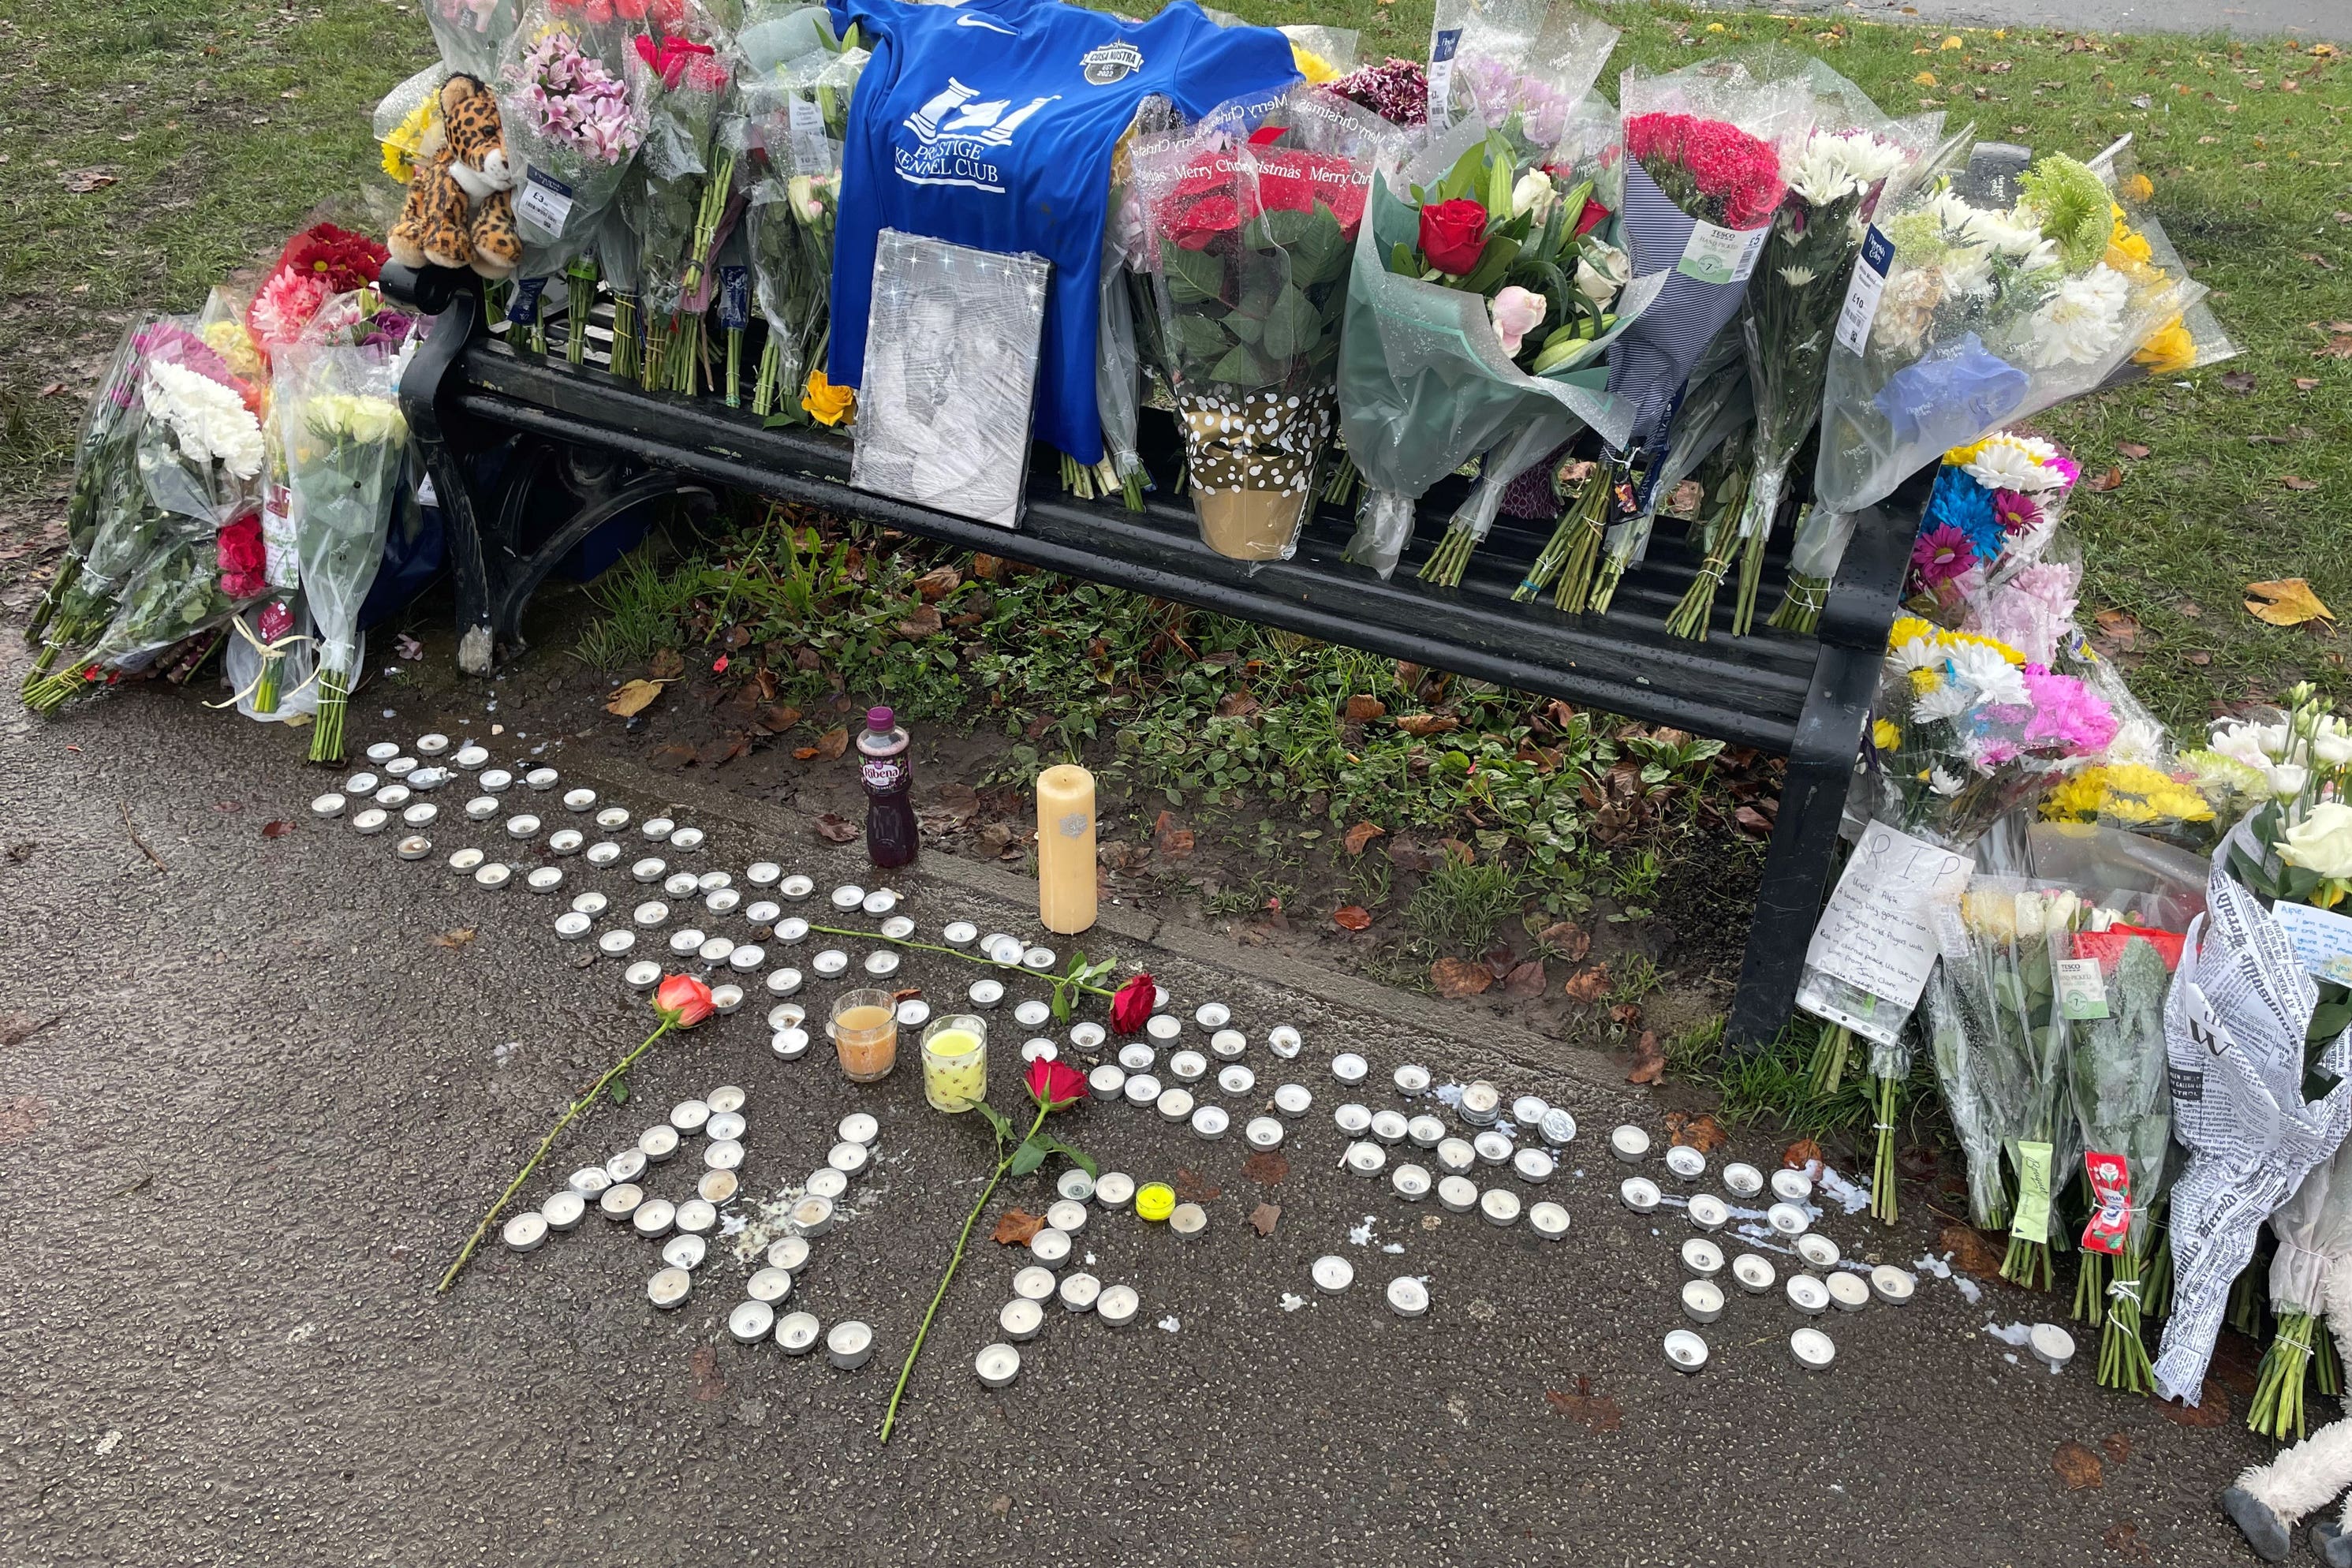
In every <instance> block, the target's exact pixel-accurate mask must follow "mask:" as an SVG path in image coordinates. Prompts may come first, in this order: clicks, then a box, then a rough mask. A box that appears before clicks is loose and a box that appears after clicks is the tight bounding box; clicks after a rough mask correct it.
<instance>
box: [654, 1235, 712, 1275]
mask: <svg viewBox="0 0 2352 1568" xmlns="http://www.w3.org/2000/svg"><path fill="white" fill-rule="evenodd" d="M661 1256H662V1262H663V1263H665V1264H667V1266H668V1267H670V1268H685V1269H689V1270H691V1269H696V1268H701V1267H702V1260H703V1259H704V1258H708V1257H709V1256H710V1244H709V1242H706V1241H704V1240H703V1239H702V1237H698V1236H673V1237H670V1238H669V1239H668V1240H667V1241H665V1242H663V1243H662V1254H661Z"/></svg>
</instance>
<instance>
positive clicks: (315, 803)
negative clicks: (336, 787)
mask: <svg viewBox="0 0 2352 1568" xmlns="http://www.w3.org/2000/svg"><path fill="white" fill-rule="evenodd" d="M344 804H345V803H344V800H343V797H342V796H341V795H336V794H333V793H329V794H326V795H320V796H317V797H316V798H315V799H313V800H312V801H311V802H310V810H311V812H312V813H313V814H314V815H316V816H342V815H343V805H344Z"/></svg>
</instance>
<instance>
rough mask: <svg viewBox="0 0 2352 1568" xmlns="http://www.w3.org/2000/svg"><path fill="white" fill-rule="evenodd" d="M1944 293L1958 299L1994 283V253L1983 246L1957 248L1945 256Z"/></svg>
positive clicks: (1953, 248)
mask: <svg viewBox="0 0 2352 1568" xmlns="http://www.w3.org/2000/svg"><path fill="white" fill-rule="evenodd" d="M1943 272H1944V291H1945V293H1947V294H1948V295H1951V296H1953V297H1954V298H1958V297H1961V296H1965V295H1969V294H1974V293H1976V292H1977V291H1978V290H1979V289H1983V288H1984V287H1985V285H1986V284H1988V283H1990V281H1992V252H1991V251H1990V250H1988V249H1986V248H1984V247H1981V246H1974V245H1961V246H1955V247H1952V248H1951V249H1950V250H1948V251H1947V252H1946V253H1945V255H1944V263H1943Z"/></svg>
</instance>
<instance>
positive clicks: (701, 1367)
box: [686, 1345, 727, 1405]
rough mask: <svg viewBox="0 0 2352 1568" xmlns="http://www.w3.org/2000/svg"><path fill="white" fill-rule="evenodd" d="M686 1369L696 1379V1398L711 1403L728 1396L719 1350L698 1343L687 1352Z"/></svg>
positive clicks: (698, 1401)
mask: <svg viewBox="0 0 2352 1568" xmlns="http://www.w3.org/2000/svg"><path fill="white" fill-rule="evenodd" d="M686 1369H687V1372H688V1374H689V1375H691V1376H692V1377H693V1379H694V1400H695V1403H696V1404H698V1405H709V1404H713V1403H715V1402H716V1401H718V1400H720V1399H724V1398H725V1397H726V1396H727V1379H726V1377H725V1376H724V1375H723V1374H721V1373H720V1372H719V1352H717V1351H715V1350H713V1349H711V1348H710V1347H709V1345H697V1346H695V1347H694V1348H693V1349H692V1350H690V1351H688V1352H687V1353H686Z"/></svg>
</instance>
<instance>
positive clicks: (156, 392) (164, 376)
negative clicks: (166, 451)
mask: <svg viewBox="0 0 2352 1568" xmlns="http://www.w3.org/2000/svg"><path fill="white" fill-rule="evenodd" d="M139 396H140V401H141V402H142V403H143V404H144V405H146V409H147V416H148V417H149V418H151V419H160V420H163V422H164V423H166V424H168V425H170V426H171V427H172V434H173V436H174V437H177V438H178V440H179V443H180V450H181V451H182V452H183V453H184V454H185V455H186V456H187V457H188V458H189V459H190V460H191V461H194V462H198V463H209V462H217V463H219V464H220V466H221V467H222V468H225V469H226V470H227V471H228V472H229V473H231V474H234V475H235V476H236V477H237V478H238V479H252V478H254V477H255V476H256V475H257V474H259V473H260V472H261V463H262V458H263V453H264V447H263V444H262V439H261V423H260V421H258V420H257V419H256V418H254V416H253V411H252V410H251V409H249V408H247V407H246V405H245V399H243V398H241V397H239V396H238V395H236V393H235V392H234V391H233V390H231V389H230V388H228V387H226V386H223V385H222V384H220V383H219V382H217V381H215V380H213V379H212V377H210V376H208V375H200V374H197V373H196V372H194V371H193V370H190V369H189V368H188V367H187V366H185V365H184V364H173V363H170V362H169V361H158V362H156V363H152V364H150V365H149V366H148V367H147V371H146V374H145V375H144V376H143V377H142V380H141V382H140V385H139Z"/></svg>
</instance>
